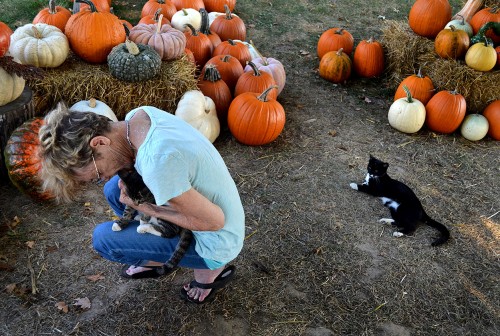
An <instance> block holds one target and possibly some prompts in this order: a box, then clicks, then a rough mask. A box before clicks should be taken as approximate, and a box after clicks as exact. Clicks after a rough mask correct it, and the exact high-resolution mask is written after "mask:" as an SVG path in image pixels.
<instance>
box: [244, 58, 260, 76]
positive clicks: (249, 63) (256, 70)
mask: <svg viewBox="0 0 500 336" xmlns="http://www.w3.org/2000/svg"><path fill="white" fill-rule="evenodd" d="M247 65H250V67H251V68H252V70H253V75H254V76H256V77H259V76H260V71H259V69H257V66H256V65H255V63H254V62H252V61H247Z"/></svg>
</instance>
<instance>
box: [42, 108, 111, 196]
mask: <svg viewBox="0 0 500 336" xmlns="http://www.w3.org/2000/svg"><path fill="white" fill-rule="evenodd" d="M110 130H111V124H110V120H109V119H108V118H107V117H104V116H101V115H99V114H97V113H93V112H74V111H70V110H68V108H67V107H66V105H65V104H64V103H59V104H58V105H57V107H56V108H55V109H53V110H52V111H50V112H49V113H48V114H47V115H46V116H45V120H44V125H43V126H42V127H41V128H40V131H39V133H38V136H39V139H40V149H39V156H40V159H41V170H40V178H41V180H42V187H43V189H44V190H48V191H50V192H51V193H52V194H54V196H55V198H56V200H57V201H59V202H60V201H65V202H69V201H71V200H72V199H73V198H74V196H75V194H76V191H77V186H78V185H79V182H78V181H77V179H76V173H75V169H78V168H82V167H85V166H86V165H88V164H91V163H92V148H91V147H90V140H91V139H92V138H94V137H95V136H98V135H104V134H106V133H107V132H109V131H110Z"/></svg>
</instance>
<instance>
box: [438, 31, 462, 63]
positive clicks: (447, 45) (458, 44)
mask: <svg viewBox="0 0 500 336" xmlns="http://www.w3.org/2000/svg"><path fill="white" fill-rule="evenodd" d="M469 45H470V37H469V34H467V32H466V31H464V30H459V29H456V28H455V26H453V25H451V26H450V29H443V30H441V31H440V32H439V34H437V36H436V39H435V40H434V50H435V51H436V53H437V54H438V55H439V56H441V57H442V58H451V59H459V58H463V57H464V56H465V53H466V52H467V49H469Z"/></svg>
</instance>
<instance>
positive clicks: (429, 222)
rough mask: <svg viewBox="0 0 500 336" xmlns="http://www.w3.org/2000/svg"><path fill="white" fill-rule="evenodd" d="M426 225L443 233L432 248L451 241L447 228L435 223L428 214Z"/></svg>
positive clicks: (425, 220)
mask: <svg viewBox="0 0 500 336" xmlns="http://www.w3.org/2000/svg"><path fill="white" fill-rule="evenodd" d="M424 218H425V219H424V223H425V224H427V225H429V226H431V227H433V228H435V229H436V230H438V231H439V232H441V237H439V238H438V239H436V240H434V241H433V242H432V244H431V245H432V246H438V245H441V244H444V243H446V242H447V241H448V239H450V231H448V229H447V228H446V226H444V225H443V224H441V223H439V222H437V221H435V220H434V219H432V218H430V217H429V215H427V214H424Z"/></svg>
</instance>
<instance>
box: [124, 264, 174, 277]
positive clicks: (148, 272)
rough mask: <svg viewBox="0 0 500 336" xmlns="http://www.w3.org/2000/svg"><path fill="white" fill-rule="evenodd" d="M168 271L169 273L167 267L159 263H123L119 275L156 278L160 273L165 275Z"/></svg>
mask: <svg viewBox="0 0 500 336" xmlns="http://www.w3.org/2000/svg"><path fill="white" fill-rule="evenodd" d="M168 273H170V272H169V269H167V268H166V267H165V266H164V265H162V264H160V266H150V265H148V266H134V265H124V266H123V267H122V269H121V273H120V275H121V276H122V277H124V278H127V279H144V278H157V277H159V276H162V275H167V274H168Z"/></svg>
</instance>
